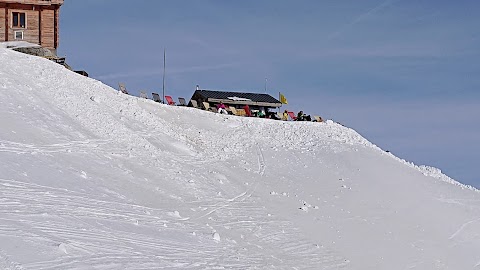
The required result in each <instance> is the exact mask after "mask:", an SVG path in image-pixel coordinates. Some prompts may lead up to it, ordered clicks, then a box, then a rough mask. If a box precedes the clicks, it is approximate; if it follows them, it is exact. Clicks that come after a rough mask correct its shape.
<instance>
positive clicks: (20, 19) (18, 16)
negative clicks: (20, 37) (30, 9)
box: [12, 12, 26, 28]
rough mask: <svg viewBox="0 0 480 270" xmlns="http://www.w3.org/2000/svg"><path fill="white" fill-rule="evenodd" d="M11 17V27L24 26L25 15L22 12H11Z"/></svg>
mask: <svg viewBox="0 0 480 270" xmlns="http://www.w3.org/2000/svg"><path fill="white" fill-rule="evenodd" d="M12 17H13V24H12V26H13V27H19V28H25V26H26V15H25V13H24V12H12Z"/></svg>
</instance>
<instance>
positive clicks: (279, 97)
mask: <svg viewBox="0 0 480 270" xmlns="http://www.w3.org/2000/svg"><path fill="white" fill-rule="evenodd" d="M281 94H282V93H280V92H278V100H280V104H283V103H282V96H281ZM281 107H282V105H280V107H278V113H280V108H281Z"/></svg>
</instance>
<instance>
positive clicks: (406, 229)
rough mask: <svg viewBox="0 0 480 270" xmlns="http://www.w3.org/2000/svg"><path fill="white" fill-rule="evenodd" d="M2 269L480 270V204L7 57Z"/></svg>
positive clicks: (1, 106) (375, 164)
mask: <svg viewBox="0 0 480 270" xmlns="http://www.w3.org/2000/svg"><path fill="white" fill-rule="evenodd" d="M0 127H1V128H0V269H35V270H37V269H352V270H372V269H388V270H395V269H402V270H404V269H420V270H429V269H432V270H433V269H452V270H467V269H473V270H478V269H480V193H479V192H478V191H477V190H475V189H474V188H471V187H468V186H464V185H461V184H459V183H457V182H455V181H454V180H452V179H450V178H449V177H447V176H445V175H443V174H442V173H441V172H440V171H439V170H438V169H435V168H430V167H425V166H422V167H417V166H415V165H413V164H411V163H408V162H406V161H403V160H401V159H398V158H396V157H395V156H393V155H392V154H390V153H386V152H384V151H382V150H381V149H379V148H378V147H376V146H375V145H373V144H371V143H370V142H368V141H367V140H365V139H364V138H363V137H361V136H360V135H359V134H357V133H356V132H355V131H354V130H352V129H349V128H346V127H343V126H341V125H338V124H336V123H333V122H332V121H328V122H327V123H313V122H283V121H275V120H268V119H255V118H247V117H237V116H229V115H220V114H214V113H210V112H206V111H201V110H197V109H193V108H186V107H175V106H167V105H162V104H158V103H155V102H153V101H152V100H146V99H140V98H136V97H132V96H128V95H125V94H122V93H119V92H118V91H116V90H114V89H112V88H110V87H108V86H106V85H104V84H102V83H101V82H99V81H96V80H93V79H89V78H85V77H82V76H80V75H78V74H75V73H73V72H70V71H68V70H67V69H65V68H63V67H62V66H59V65H57V64H55V63H53V62H50V61H48V60H46V59H41V58H38V57H33V56H28V55H23V54H20V53H17V52H14V51H11V50H8V49H4V48H0Z"/></svg>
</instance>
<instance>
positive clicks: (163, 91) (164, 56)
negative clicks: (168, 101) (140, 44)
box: [162, 48, 166, 104]
mask: <svg viewBox="0 0 480 270" xmlns="http://www.w3.org/2000/svg"><path fill="white" fill-rule="evenodd" d="M165 51H166V49H165V48H163V87H162V95H163V99H162V103H163V104H165V62H166V61H165V60H166V55H165V54H166V52H165Z"/></svg>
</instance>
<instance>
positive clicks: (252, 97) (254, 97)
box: [195, 90, 280, 104]
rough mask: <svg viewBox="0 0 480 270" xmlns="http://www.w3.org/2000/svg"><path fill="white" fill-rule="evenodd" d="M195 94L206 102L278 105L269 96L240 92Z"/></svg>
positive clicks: (209, 91) (201, 92)
mask: <svg viewBox="0 0 480 270" xmlns="http://www.w3.org/2000/svg"><path fill="white" fill-rule="evenodd" d="M195 94H198V95H200V96H202V97H203V98H205V99H206V100H209V99H214V100H232V101H247V100H248V101H252V102H261V103H273V104H279V103H280V101H278V100H277V99H276V98H274V97H272V96H270V95H269V94H257V93H242V92H226V91H214V90H196V91H195Z"/></svg>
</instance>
